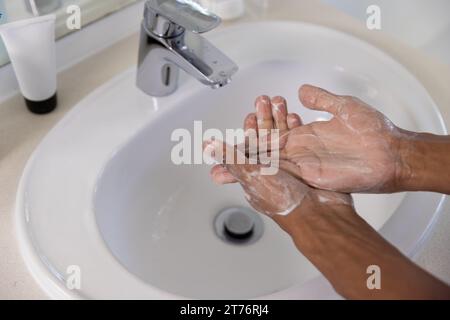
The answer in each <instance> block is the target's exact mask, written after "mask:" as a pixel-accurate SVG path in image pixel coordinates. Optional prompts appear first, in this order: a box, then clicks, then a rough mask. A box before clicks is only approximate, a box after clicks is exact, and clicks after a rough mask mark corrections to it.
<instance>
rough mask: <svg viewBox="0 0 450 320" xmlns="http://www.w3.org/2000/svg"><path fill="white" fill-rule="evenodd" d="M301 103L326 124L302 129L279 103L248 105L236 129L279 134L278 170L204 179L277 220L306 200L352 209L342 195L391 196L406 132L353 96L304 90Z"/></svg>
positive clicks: (242, 167) (237, 171)
mask: <svg viewBox="0 0 450 320" xmlns="http://www.w3.org/2000/svg"><path fill="white" fill-rule="evenodd" d="M299 98H300V101H301V102H302V104H303V105H304V106H305V107H307V108H309V109H313V110H318V111H326V112H329V113H331V114H332V115H333V118H332V119H331V120H330V121H324V122H313V123H311V124H307V125H303V124H302V121H301V119H300V117H299V116H298V115H296V114H289V113H288V109H287V103H286V101H285V99H283V98H282V97H275V98H273V99H270V98H269V97H267V96H261V97H259V98H258V99H257V100H256V103H255V106H256V112H255V113H252V114H249V115H248V116H247V117H246V119H245V123H244V130H246V131H248V130H250V129H253V130H255V131H256V132H257V133H258V132H261V130H262V129H266V130H270V129H279V131H280V137H282V138H281V139H280V140H279V154H280V162H279V165H280V169H281V170H279V172H278V173H277V174H276V175H273V176H270V175H261V174H259V172H260V169H261V165H251V164H223V165H217V166H215V167H213V169H212V171H211V176H212V178H213V180H214V181H215V182H217V183H219V184H225V183H235V182H239V183H240V184H241V185H242V187H243V189H244V191H245V193H246V197H247V200H248V201H249V203H250V204H251V205H252V206H253V207H254V208H255V209H256V210H257V211H259V212H262V213H265V214H268V215H270V216H273V215H275V214H285V213H289V212H290V211H292V210H293V209H294V208H296V207H298V206H300V204H301V203H302V201H303V200H304V199H305V198H307V199H308V200H309V201H312V202H313V203H317V204H318V205H319V204H320V205H323V204H324V203H327V204H343V205H346V206H353V203H352V199H351V196H350V195H348V193H352V192H366V193H380V192H393V191H396V190H397V188H398V184H399V180H400V179H402V177H403V176H405V174H406V173H405V172H407V171H408V170H407V168H405V165H404V163H403V161H402V152H401V151H400V144H401V143H400V141H401V137H403V135H405V134H406V133H405V132H404V131H402V130H401V129H399V128H397V127H396V126H394V125H393V123H392V122H391V121H390V120H389V119H387V118H386V117H385V116H384V115H383V114H381V113H380V112H378V111H377V110H375V109H374V108H372V107H371V106H369V105H367V104H365V103H364V102H362V101H360V100H359V99H357V98H354V97H349V96H338V95H335V94H332V93H330V92H327V91H325V90H323V89H321V88H318V87H313V86H310V85H305V86H302V87H301V88H300V90H299Z"/></svg>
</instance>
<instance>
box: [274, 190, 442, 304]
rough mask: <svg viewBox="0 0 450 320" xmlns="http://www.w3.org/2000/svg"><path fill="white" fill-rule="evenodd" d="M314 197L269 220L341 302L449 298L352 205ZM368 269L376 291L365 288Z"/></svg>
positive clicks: (432, 278) (434, 279)
mask: <svg viewBox="0 0 450 320" xmlns="http://www.w3.org/2000/svg"><path fill="white" fill-rule="evenodd" d="M319 192H320V191H319ZM315 198H317V195H316V194H315V193H310V194H309V195H308V196H307V197H306V198H305V200H304V201H303V202H302V204H301V205H300V206H299V207H298V208H297V209H296V210H295V211H294V212H292V213H291V214H290V215H288V216H285V217H281V216H276V217H274V220H275V221H276V222H277V223H278V224H279V225H280V226H281V227H282V228H283V229H284V230H285V231H286V232H288V233H289V234H290V236H291V237H292V239H293V240H294V242H295V245H296V246H297V248H298V249H299V250H300V251H301V252H302V253H303V254H304V255H305V256H306V257H307V258H308V259H309V260H310V261H311V262H312V263H313V264H314V265H315V266H316V267H317V268H318V269H319V270H320V271H321V272H322V273H323V275H324V276H325V277H326V278H327V279H328V280H329V281H330V282H331V284H332V285H333V287H334V288H335V290H336V291H337V292H338V293H339V294H341V295H342V296H343V297H345V298H349V299H450V288H449V287H448V286H447V285H445V284H444V283H442V282H440V281H439V280H437V279H436V278H434V277H433V276H432V275H430V274H429V273H427V272H426V271H424V270H422V269H420V268H419V267H418V266H416V265H415V264H414V263H412V262H411V261H409V260H408V259H407V258H406V257H405V256H404V255H402V254H401V253H400V252H399V251H398V250H397V249H396V248H394V247H393V246H392V245H391V244H389V243H388V242H387V241H386V240H384V239H383V238H382V237H381V236H380V235H379V234H378V233H377V232H376V231H375V230H374V229H372V227H370V226H369V225H368V224H367V223H366V222H365V221H364V220H363V219H362V218H361V217H359V216H358V214H357V213H356V212H355V210H354V208H353V207H352V206H348V205H333V206H329V205H327V204H323V203H321V202H319V201H317V199H315ZM370 265H377V266H379V267H380V270H381V289H380V290H376V289H374V290H369V289H368V287H367V279H368V277H369V276H370V274H367V273H366V271H367V267H368V266H370Z"/></svg>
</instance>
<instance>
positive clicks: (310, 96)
mask: <svg viewBox="0 0 450 320" xmlns="http://www.w3.org/2000/svg"><path fill="white" fill-rule="evenodd" d="M298 95H299V98H300V101H301V103H302V104H303V105H304V106H305V107H307V108H309V109H312V110H317V111H326V112H329V113H332V114H333V115H335V116H336V115H338V113H339V111H340V109H341V107H342V105H343V104H344V103H345V100H344V97H342V96H338V95H335V94H333V93H331V92H328V91H326V90H324V89H322V88H319V87H315V86H312V85H308V84H307V85H303V86H301V87H300V89H299V93H298Z"/></svg>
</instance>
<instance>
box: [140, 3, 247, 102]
mask: <svg viewBox="0 0 450 320" xmlns="http://www.w3.org/2000/svg"><path fill="white" fill-rule="evenodd" d="M219 24H220V18H219V17H218V16H216V15H214V14H212V13H209V12H208V11H206V10H204V9H203V8H202V7H201V6H199V5H198V4H197V3H195V2H194V1H192V0H148V1H147V2H146V3H145V11H144V19H143V21H142V25H141V38H140V45H139V62H138V71H137V86H138V87H139V88H140V89H141V90H142V91H144V92H145V93H147V94H149V95H151V96H155V97H162V96H167V95H170V94H171V93H173V92H174V91H175V90H176V89H177V87H178V77H179V69H182V70H184V71H185V72H186V73H188V74H190V75H191V76H193V77H195V78H196V79H198V80H199V81H200V82H201V83H203V84H205V85H208V86H210V87H212V88H220V87H222V86H224V85H226V84H228V83H229V82H230V81H231V76H232V75H233V74H234V73H236V72H237V70H238V67H237V65H236V64H235V63H234V62H233V61H232V60H230V59H229V58H228V57H227V56H226V55H225V54H223V53H222V52H221V51H220V50H219V49H217V48H215V47H214V46H213V45H212V44H211V43H209V42H208V41H207V40H206V39H205V38H203V37H202V36H200V35H199V34H200V33H204V32H207V31H210V30H212V29H214V28H216V27H217V26H218V25H219Z"/></svg>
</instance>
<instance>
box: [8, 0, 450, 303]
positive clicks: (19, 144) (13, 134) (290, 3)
mask: <svg viewBox="0 0 450 320" xmlns="http://www.w3.org/2000/svg"><path fill="white" fill-rule="evenodd" d="M137 18H140V17H137ZM255 19H259V20H261V19H267V20H296V21H305V22H310V23H315V24H320V25H324V26H328V27H331V28H334V29H338V30H341V31H344V32H347V33H349V34H353V35H355V36H356V37H359V38H361V39H363V40H365V41H367V42H369V43H372V44H373V45H375V46H377V47H379V48H381V49H382V50H384V51H385V52H387V53H388V54H390V55H391V56H392V57H393V58H394V59H396V60H397V61H399V62H400V63H401V64H403V65H404V66H405V67H406V68H407V69H408V70H409V71H410V72H411V73H412V74H414V75H415V76H416V77H417V79H418V80H419V81H420V82H421V83H422V84H423V86H424V87H425V88H426V89H427V90H428V92H429V93H430V95H431V96H432V98H433V99H434V101H435V102H436V104H437V105H438V107H439V108H440V110H441V113H442V115H443V117H444V120H445V122H446V124H447V126H449V125H450V66H448V65H446V64H443V63H440V62H439V61H435V60H433V59H432V58H431V57H430V56H427V55H426V54H425V53H422V52H420V51H417V50H415V49H412V48H410V47H408V46H407V45H405V44H402V43H400V42H399V41H397V40H395V39H393V38H391V37H389V36H387V35H386V34H384V33H383V32H382V31H369V30H367V29H366V27H365V25H363V24H361V23H360V22H359V21H357V20H356V19H354V18H351V17H349V16H347V15H345V14H344V13H341V12H339V11H337V10H336V9H334V8H332V7H330V6H328V5H325V4H323V3H321V2H320V1H318V0H302V1H297V0H281V1H280V0H278V1H269V2H268V7H267V10H266V13H265V14H262V15H261V14H259V16H258V17H256V16H255V15H252V14H248V15H247V16H246V17H243V18H241V19H239V20H237V21H234V22H227V23H224V25H225V26H226V25H228V24H232V23H239V22H242V21H250V20H255ZM137 49H138V35H137V34H135V35H133V36H131V37H128V38H125V39H123V40H121V41H119V42H117V43H116V44H114V45H113V46H111V47H109V48H107V49H105V50H103V51H101V52H99V53H97V54H95V55H93V56H91V57H89V58H87V59H85V60H83V61H82V62H80V63H79V64H77V65H75V66H73V67H71V68H70V69H67V70H65V71H63V72H61V73H60V74H59V75H58V87H59V89H58V95H59V106H58V109H57V110H56V111H55V112H53V113H52V114H50V115H46V116H37V115H33V114H31V113H29V112H28V111H27V109H26V107H25V104H24V102H23V99H22V97H21V96H20V95H16V96H14V97H12V98H10V99H9V100H7V101H5V102H4V103H2V104H0V299H46V298H47V296H46V295H45V294H44V292H43V291H42V290H41V289H40V288H39V286H38V285H37V283H36V282H35V281H34V279H33V278H32V277H31V275H30V273H29V272H28V271H27V268H26V266H25V264H24V262H23V260H22V257H21V255H20V252H19V249H18V243H17V240H16V236H15V231H14V230H15V226H14V222H13V221H14V219H13V217H14V207H15V196H16V190H17V187H18V183H19V179H20V177H21V174H22V171H23V169H24V167H25V164H26V162H27V160H28V158H29V157H30V155H31V153H32V152H33V150H34V149H35V148H36V147H37V145H38V144H39V142H40V141H41V140H42V138H43V137H44V136H45V135H46V133H47V132H48V131H49V130H50V129H51V128H52V127H53V126H54V125H55V124H56V123H57V122H58V121H59V120H60V119H61V118H62V117H63V116H64V115H65V114H66V113H67V112H68V111H69V110H70V109H71V108H72V107H73V106H75V105H76V104H77V102H78V101H80V100H81V99H82V98H83V97H85V96H86V95H88V94H89V93H90V92H91V91H93V90H95V89H96V88H97V87H98V86H100V85H101V84H103V83H105V82H106V81H108V80H109V79H111V78H112V77H114V76H115V75H117V74H118V73H120V72H122V71H124V70H126V69H127V68H129V67H131V66H133V65H135V64H136V57H137ZM449 231H450V206H448V207H446V208H444V212H443V214H442V215H441V216H440V217H439V218H438V221H437V223H436V227H435V229H434V230H433V232H432V234H431V235H430V238H429V239H428V240H427V242H426V243H425V245H424V247H423V248H422V249H421V250H420V251H419V252H418V253H417V255H416V256H415V261H416V262H417V263H418V264H419V265H421V266H422V267H423V268H425V269H426V270H428V271H430V272H431V273H433V274H434V275H436V276H437V277H439V278H441V279H442V280H444V281H446V282H447V283H450V250H449V245H450V232H449Z"/></svg>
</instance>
